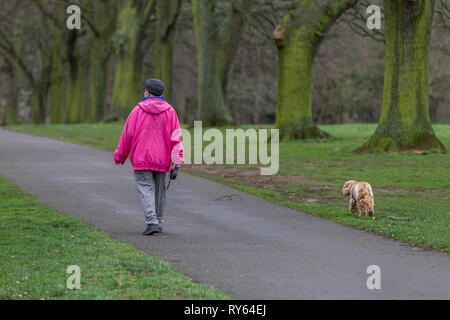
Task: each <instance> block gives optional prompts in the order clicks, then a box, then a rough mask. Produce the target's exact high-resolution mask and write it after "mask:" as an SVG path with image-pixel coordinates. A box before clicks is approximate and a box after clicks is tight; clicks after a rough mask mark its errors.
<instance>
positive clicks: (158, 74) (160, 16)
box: [154, 0, 182, 102]
mask: <svg viewBox="0 0 450 320" xmlns="http://www.w3.org/2000/svg"><path fill="white" fill-rule="evenodd" d="M181 3H182V0H157V7H156V19H157V21H156V36H155V62H154V78H157V79H161V81H162V82H163V83H164V84H165V86H166V89H165V91H164V97H165V99H166V100H167V101H169V102H170V101H171V99H172V64H173V41H172V40H173V33H174V30H175V25H176V21H177V18H178V16H179V13H180V9H181Z"/></svg>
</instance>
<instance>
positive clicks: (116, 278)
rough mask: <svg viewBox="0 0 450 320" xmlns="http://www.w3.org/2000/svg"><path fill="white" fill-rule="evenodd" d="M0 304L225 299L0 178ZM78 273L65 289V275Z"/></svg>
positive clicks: (217, 292)
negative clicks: (75, 285) (74, 284)
mask: <svg viewBox="0 0 450 320" xmlns="http://www.w3.org/2000/svg"><path fill="white" fill-rule="evenodd" d="M0 230H1V231H0V299H226V298H228V297H227V296H226V295H225V294H223V293H222V292H220V291H219V290H217V289H215V288H213V287H210V286H206V285H199V284H196V283H194V282H192V280H191V279H189V278H188V277H186V276H184V275H182V274H180V273H179V272H178V271H177V270H176V269H175V267H173V266H172V265H170V264H169V263H167V262H164V261H162V260H160V259H157V258H154V257H151V256H149V255H147V254H145V253H143V252H141V251H139V250H137V249H136V248H134V247H132V246H130V245H128V244H126V243H124V242H122V241H119V240H116V239H113V238H111V237H110V236H109V235H107V234H105V233H103V232H100V231H97V230H95V229H93V228H92V227H90V226H89V225H87V224H86V223H84V222H81V221H78V220H76V219H73V218H70V217H67V216H64V215H62V214H60V213H58V212H56V211H55V210H53V209H51V208H49V207H47V206H45V205H43V204H41V203H39V202H38V201H36V200H34V199H33V198H32V197H30V196H29V195H27V194H25V193H24V192H23V191H21V190H20V189H18V188H17V187H15V186H13V185H12V184H11V183H9V182H7V181H6V180H5V179H3V178H0ZM70 265H77V266H79V267H80V269H81V289H80V290H69V289H67V288H66V281H67V278H68V277H69V275H67V273H66V270H67V267H68V266H70Z"/></svg>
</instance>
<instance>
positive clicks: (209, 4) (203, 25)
mask: <svg viewBox="0 0 450 320" xmlns="http://www.w3.org/2000/svg"><path fill="white" fill-rule="evenodd" d="M252 3H253V0H237V1H233V3H232V4H231V11H230V15H229V17H228V21H227V25H226V27H225V28H224V31H223V32H222V33H219V30H220V29H221V27H220V26H219V25H218V22H217V20H216V19H215V17H214V6H215V1H211V0H192V7H193V14H194V31H195V37H196V42H197V68H198V80H197V81H198V106H197V117H198V118H199V119H200V120H202V121H203V123H204V125H223V124H228V123H231V122H232V117H231V113H230V110H229V107H228V103H227V101H226V97H225V96H226V82H227V77H228V73H229V69H230V68H229V66H230V64H231V61H232V59H233V57H234V54H235V52H236V51H237V48H238V46H239V40H240V38H241V36H242V28H243V24H244V19H243V16H242V11H244V12H245V11H248V10H249V9H250V8H251V5H252Z"/></svg>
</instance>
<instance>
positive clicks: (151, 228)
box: [142, 224, 161, 236]
mask: <svg viewBox="0 0 450 320" xmlns="http://www.w3.org/2000/svg"><path fill="white" fill-rule="evenodd" d="M159 232H161V231H160V227H159V225H158V224H148V225H147V229H145V231H144V232H142V234H144V235H146V236H147V235H152V234H155V233H159Z"/></svg>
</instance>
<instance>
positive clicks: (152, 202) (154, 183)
mask: <svg viewBox="0 0 450 320" xmlns="http://www.w3.org/2000/svg"><path fill="white" fill-rule="evenodd" d="M164 89H165V86H164V83H163V82H162V81H161V80H159V79H149V80H147V81H146V82H145V84H144V88H143V90H144V99H143V100H142V101H141V102H139V103H138V105H137V106H136V107H135V108H134V109H133V110H132V111H131V113H130V115H129V116H128V119H127V121H126V123H125V127H124V129H123V132H122V135H121V137H120V141H119V145H118V147H117V149H116V150H115V152H114V161H115V163H116V164H117V165H123V164H124V163H125V161H126V159H127V158H128V155H129V154H130V161H131V164H132V165H133V169H134V176H135V180H136V186H137V190H138V193H139V197H140V199H141V204H142V207H143V210H144V217H145V223H146V224H147V227H146V229H145V231H144V232H143V234H144V235H153V234H155V233H161V232H162V231H163V229H162V226H163V222H164V208H165V205H166V175H167V173H168V172H170V173H171V176H170V178H171V179H175V178H176V176H177V172H178V168H179V166H181V164H182V163H183V162H184V149H183V146H182V144H181V129H180V123H179V121H178V116H177V113H176V112H175V110H174V108H173V107H172V106H171V105H170V104H168V103H167V102H166V101H165V100H164V97H163V93H164Z"/></svg>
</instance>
